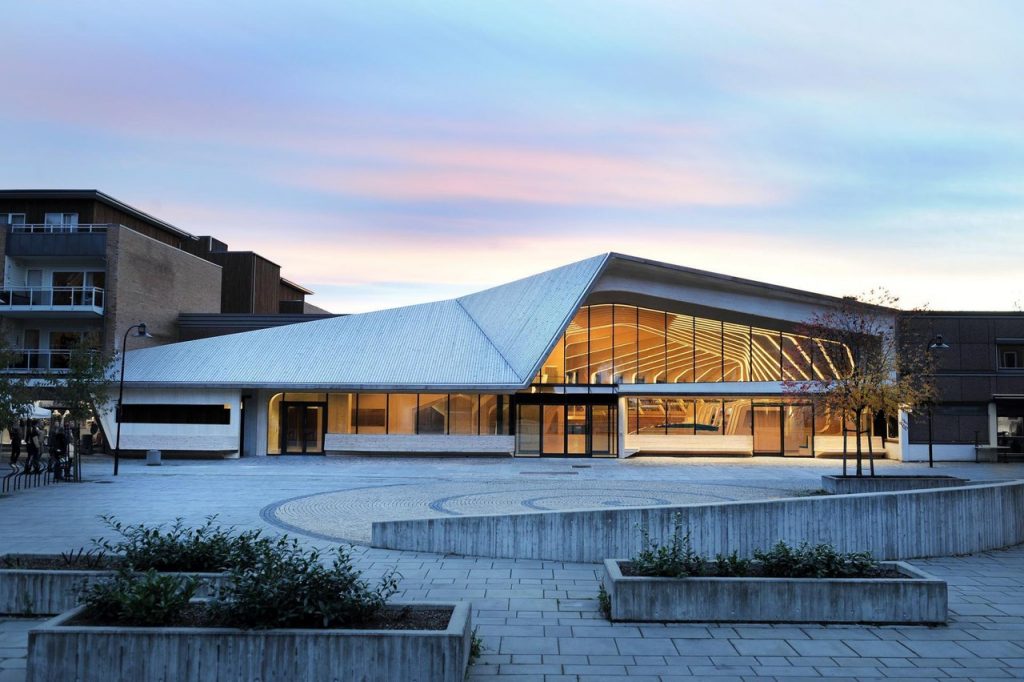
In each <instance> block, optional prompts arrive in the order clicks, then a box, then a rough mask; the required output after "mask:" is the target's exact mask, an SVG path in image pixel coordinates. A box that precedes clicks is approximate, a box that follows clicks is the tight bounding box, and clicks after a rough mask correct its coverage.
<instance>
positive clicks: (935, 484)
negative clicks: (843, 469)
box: [821, 476, 967, 495]
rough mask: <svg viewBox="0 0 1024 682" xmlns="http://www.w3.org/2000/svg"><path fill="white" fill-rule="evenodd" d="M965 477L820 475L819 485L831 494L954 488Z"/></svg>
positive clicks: (963, 480) (964, 480)
mask: <svg viewBox="0 0 1024 682" xmlns="http://www.w3.org/2000/svg"><path fill="white" fill-rule="evenodd" d="M962 485H967V479H964V478H957V477H956V476H822V477H821V487H822V488H824V489H825V490H826V491H827V492H830V493H832V494H833V495H855V494H858V493H890V492H896V491H899V490H925V489H928V488H956V487H959V486H962Z"/></svg>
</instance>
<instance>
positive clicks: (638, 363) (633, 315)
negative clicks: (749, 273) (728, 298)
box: [535, 304, 852, 385]
mask: <svg viewBox="0 0 1024 682" xmlns="http://www.w3.org/2000/svg"><path fill="white" fill-rule="evenodd" d="M851 366H852V356H851V354H850V351H849V349H848V348H846V347H844V346H842V345H841V344H838V343H835V342H832V341H826V340H823V339H812V338H809V337H806V336H801V335H799V334H793V333H790V332H783V331H779V330H772V329H761V328H758V327H751V326H749V325H741V324H735V323H732V322H722V321H719V320H710V319H706V318H702V317H692V316H690V315H681V314H677V313H669V312H663V311H658V310H650V309H647V308H637V307H636V306H630V305H621V304H601V305H590V306H583V307H581V308H580V310H579V311H578V312H577V313H576V315H575V317H573V320H572V322H570V323H569V326H568V328H567V329H566V331H565V333H564V334H563V335H562V338H561V339H559V340H558V342H557V343H556V344H555V347H554V349H553V350H552V351H551V354H550V355H549V356H548V358H547V360H545V362H544V364H543V365H542V366H541V370H540V372H539V373H538V375H537V377H536V378H535V383H537V384H568V385H601V384H663V383H669V384H673V383H695V382H701V383H706V382H722V381H811V380H828V379H834V378H836V377H838V376H842V375H843V373H844V372H847V371H849V370H848V368H850V367H851Z"/></svg>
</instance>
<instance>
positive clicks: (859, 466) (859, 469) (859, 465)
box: [853, 407, 864, 476]
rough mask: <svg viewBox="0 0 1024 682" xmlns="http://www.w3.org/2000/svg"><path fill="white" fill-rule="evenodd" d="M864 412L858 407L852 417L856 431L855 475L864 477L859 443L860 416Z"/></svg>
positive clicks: (861, 451)
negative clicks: (854, 419)
mask: <svg viewBox="0 0 1024 682" xmlns="http://www.w3.org/2000/svg"><path fill="white" fill-rule="evenodd" d="M863 412H864V409H863V408H860V407H858V408H857V409H856V410H855V411H854V413H853V416H854V417H855V418H856V421H855V422H854V428H855V429H856V430H857V475H858V476H863V475H864V450H863V447H862V445H861V442H860V415H861V414H862V413H863Z"/></svg>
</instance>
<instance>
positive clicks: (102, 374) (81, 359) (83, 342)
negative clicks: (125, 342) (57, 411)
mask: <svg viewBox="0 0 1024 682" xmlns="http://www.w3.org/2000/svg"><path fill="white" fill-rule="evenodd" d="M97 347H98V343H97V339H96V337H95V336H91V335H90V336H84V337H82V338H81V339H80V340H79V341H78V343H76V344H75V345H74V346H73V347H72V348H71V352H70V355H69V358H68V371H67V373H65V374H62V375H60V376H54V377H52V378H51V382H52V383H51V386H52V388H53V394H54V401H55V403H56V404H58V405H60V406H61V407H63V408H64V409H65V410H67V416H68V417H70V418H71V419H72V420H74V422H75V424H76V425H78V427H79V428H78V429H77V430H76V434H77V438H76V439H75V444H74V445H75V453H76V457H75V467H76V472H75V473H76V478H77V479H78V480H81V474H82V470H81V467H82V460H81V457H80V456H78V455H79V454H80V453H81V437H82V430H81V426H82V424H84V423H85V420H86V419H88V418H89V417H90V416H91V415H92V414H93V413H98V412H100V411H102V410H103V409H104V408H106V407H107V405H108V404H109V403H110V401H111V400H112V388H113V384H114V382H113V380H112V379H111V376H112V370H113V366H114V363H115V361H116V359H117V358H116V356H114V355H109V356H105V355H103V354H102V353H101V352H100V351H98V350H97Z"/></svg>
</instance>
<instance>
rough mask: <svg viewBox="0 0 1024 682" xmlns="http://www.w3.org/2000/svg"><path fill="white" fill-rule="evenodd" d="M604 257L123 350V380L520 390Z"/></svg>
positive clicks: (596, 272)
mask: <svg viewBox="0 0 1024 682" xmlns="http://www.w3.org/2000/svg"><path fill="white" fill-rule="evenodd" d="M610 256H611V254H603V255H601V256H596V257H594V258H589V259H587V260H584V261H580V262H578V263H572V264H570V265H566V266H564V267H560V268H556V269H554V270H549V271H547V272H543V273H540V274H538V275H534V276H532V277H527V278H525V279H521V280H517V281H515V282H511V283H509V284H504V285H502V286H497V287H494V288H491V289H487V290H485V291H481V292H478V293H475V294H469V295H467V296H462V297H460V298H455V299H449V300H445V301H438V302H435V303H423V304H420V305H413V306H406V307H403V308H393V309H389V310H381V311H377V312H372V313H363V314H358V315H347V316H345V317H335V318H330V319H324V320H317V321H313V322H303V323H299V324H292V325H286V326H282V327H275V328H272V329H261V330H257V331H251V332H243V333H240V334H231V335H227V336H218V337H214V338H209V339H199V340H196V341H185V342H182V343H174V344H169V345H166V346H157V347H155V348H146V349H142V350H136V351H130V352H129V353H128V354H127V356H126V358H125V363H126V366H125V380H126V381H127V382H130V383H132V384H145V385H175V386H211V387H212V386H238V387H251V388H259V387H289V388H295V389H300V388H351V389H404V390H431V389H435V388H436V389H458V388H466V389H487V388H493V389H514V388H520V387H523V386H526V385H528V384H529V383H530V380H531V379H532V377H533V376H534V374H535V373H536V368H537V366H538V365H539V364H540V363H541V362H542V361H543V359H544V358H545V357H546V356H547V354H548V352H549V351H550V348H551V347H552V346H553V345H554V343H555V341H556V340H557V339H558V338H559V337H560V335H561V333H562V329H563V328H564V327H565V325H567V324H568V322H569V320H570V319H571V317H572V315H573V314H574V312H575V311H576V309H577V308H578V307H579V305H580V304H581V303H582V301H583V299H584V298H585V296H586V294H587V291H588V290H589V289H590V287H591V285H592V283H593V282H594V280H595V278H596V277H597V276H598V274H599V273H600V271H601V269H602V267H603V266H604V265H605V263H606V262H607V260H608V259H609V257H610Z"/></svg>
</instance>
